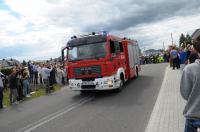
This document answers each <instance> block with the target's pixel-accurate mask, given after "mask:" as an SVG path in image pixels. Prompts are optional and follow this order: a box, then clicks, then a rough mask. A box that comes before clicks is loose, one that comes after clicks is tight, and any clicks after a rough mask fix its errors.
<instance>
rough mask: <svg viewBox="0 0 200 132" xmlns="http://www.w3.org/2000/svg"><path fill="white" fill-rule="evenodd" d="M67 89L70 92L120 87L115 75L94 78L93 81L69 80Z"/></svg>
mask: <svg viewBox="0 0 200 132" xmlns="http://www.w3.org/2000/svg"><path fill="white" fill-rule="evenodd" d="M69 87H70V88H71V89H72V90H77V91H80V90H112V89H116V88H119V87H120V80H119V79H116V77H115V75H113V76H109V77H103V78H96V79H95V80H94V81H87V82H85V81H82V79H69Z"/></svg>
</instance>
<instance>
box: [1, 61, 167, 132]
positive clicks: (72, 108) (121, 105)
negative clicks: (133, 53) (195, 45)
mask: <svg viewBox="0 0 200 132" xmlns="http://www.w3.org/2000/svg"><path fill="white" fill-rule="evenodd" d="M166 66H167V64H151V65H145V66H143V68H142V71H141V72H140V76H139V78H137V79H134V80H131V81H129V82H127V84H126V86H125V89H123V91H122V92H120V93H115V92H111V91H105V92H95V93H91V94H88V95H81V94H80V93H79V92H74V91H71V90H70V89H68V88H67V87H66V88H63V89H62V90H61V91H59V92H56V93H54V94H52V95H49V96H44V97H40V98H37V99H33V100H30V101H25V102H22V103H20V104H19V105H14V106H12V107H9V108H6V109H4V110H0V132H144V131H145V128H146V126H147V123H148V121H149V118H150V115H151V112H152V110H153V107H154V104H155V101H156V98H157V95H158V93H159V90H160V87H161V84H162V80H163V77H164V73H165V68H166Z"/></svg>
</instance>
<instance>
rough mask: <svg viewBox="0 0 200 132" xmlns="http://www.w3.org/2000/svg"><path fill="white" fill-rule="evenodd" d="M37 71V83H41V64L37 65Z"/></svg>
mask: <svg viewBox="0 0 200 132" xmlns="http://www.w3.org/2000/svg"><path fill="white" fill-rule="evenodd" d="M37 71H38V74H39V83H40V84H43V80H42V74H41V72H42V66H41V65H38V67H37Z"/></svg>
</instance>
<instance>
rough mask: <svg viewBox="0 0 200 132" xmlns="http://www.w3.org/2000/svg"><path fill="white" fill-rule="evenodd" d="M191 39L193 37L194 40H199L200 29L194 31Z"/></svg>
mask: <svg viewBox="0 0 200 132" xmlns="http://www.w3.org/2000/svg"><path fill="white" fill-rule="evenodd" d="M191 37H192V40H196V39H197V38H199V37H200V28H199V29H196V30H195V31H194V33H193V34H192V35H191Z"/></svg>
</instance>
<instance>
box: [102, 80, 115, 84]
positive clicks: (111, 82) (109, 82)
mask: <svg viewBox="0 0 200 132" xmlns="http://www.w3.org/2000/svg"><path fill="white" fill-rule="evenodd" d="M104 84H107V85H113V81H112V80H107V81H105V82H104Z"/></svg>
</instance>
